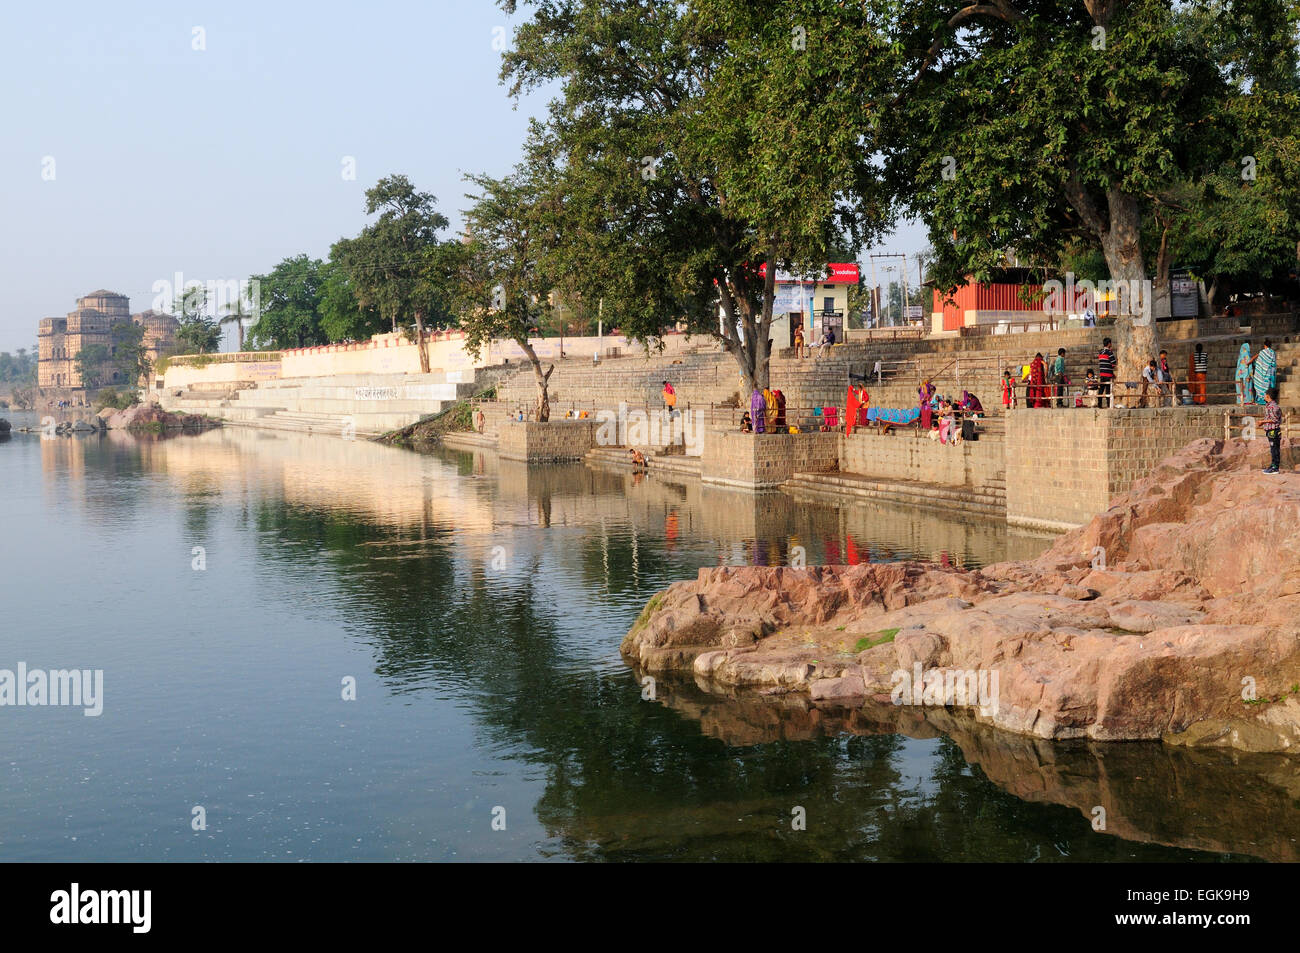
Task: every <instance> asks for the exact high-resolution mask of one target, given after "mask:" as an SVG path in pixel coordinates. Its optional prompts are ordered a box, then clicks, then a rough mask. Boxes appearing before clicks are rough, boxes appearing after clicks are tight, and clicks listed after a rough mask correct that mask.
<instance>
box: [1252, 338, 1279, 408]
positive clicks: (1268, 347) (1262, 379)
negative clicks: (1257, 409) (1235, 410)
mask: <svg viewBox="0 0 1300 953" xmlns="http://www.w3.org/2000/svg"><path fill="white" fill-rule="evenodd" d="M1276 384H1277V351H1275V350H1273V342H1272V341H1270V340H1269V339H1268V338H1265V339H1264V347H1263V348H1261V349H1260V352H1259V353H1258V354H1256V355H1255V381H1254V385H1255V403H1257V404H1267V403H1268V392H1269V390H1271V389H1272V388H1273V387H1274V385H1276Z"/></svg>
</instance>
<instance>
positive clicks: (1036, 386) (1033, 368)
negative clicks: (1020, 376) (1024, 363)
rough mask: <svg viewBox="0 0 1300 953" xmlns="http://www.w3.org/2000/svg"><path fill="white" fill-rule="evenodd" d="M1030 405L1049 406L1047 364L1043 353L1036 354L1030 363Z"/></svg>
mask: <svg viewBox="0 0 1300 953" xmlns="http://www.w3.org/2000/svg"><path fill="white" fill-rule="evenodd" d="M1029 393H1030V395H1031V400H1030V401H1029V406H1030V407H1046V406H1047V364H1046V362H1044V361H1043V355H1042V354H1035V355H1034V359H1033V361H1032V362H1030V364H1029Z"/></svg>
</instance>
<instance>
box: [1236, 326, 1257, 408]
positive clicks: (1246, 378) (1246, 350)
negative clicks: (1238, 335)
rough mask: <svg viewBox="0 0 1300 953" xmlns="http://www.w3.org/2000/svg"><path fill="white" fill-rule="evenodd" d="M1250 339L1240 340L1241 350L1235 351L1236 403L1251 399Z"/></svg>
mask: <svg viewBox="0 0 1300 953" xmlns="http://www.w3.org/2000/svg"><path fill="white" fill-rule="evenodd" d="M1251 360H1252V358H1251V356H1250V341H1242V342H1241V350H1240V351H1238V352H1237V374H1236V377H1235V380H1236V381H1237V403H1239V404H1249V403H1251V401H1252V400H1253V397H1252V396H1251V390H1252V388H1251V386H1250V362H1251Z"/></svg>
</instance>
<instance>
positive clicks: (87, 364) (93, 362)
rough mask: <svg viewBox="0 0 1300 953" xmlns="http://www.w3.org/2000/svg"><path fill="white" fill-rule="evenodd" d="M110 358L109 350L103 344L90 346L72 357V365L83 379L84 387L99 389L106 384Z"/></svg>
mask: <svg viewBox="0 0 1300 953" xmlns="http://www.w3.org/2000/svg"><path fill="white" fill-rule="evenodd" d="M108 356H109V355H108V348H107V347H105V346H104V345H103V344H88V345H87V346H86V347H83V348H82V349H81V350H80V351H78V352H77V353H76V354H74V355H73V356H72V365H73V367H74V368H76V371H77V375H78V376H79V377H80V378H81V386H82V387H86V388H91V387H98V386H99V385H100V384H102V383H104V373H105V368H106V367H107V366H108Z"/></svg>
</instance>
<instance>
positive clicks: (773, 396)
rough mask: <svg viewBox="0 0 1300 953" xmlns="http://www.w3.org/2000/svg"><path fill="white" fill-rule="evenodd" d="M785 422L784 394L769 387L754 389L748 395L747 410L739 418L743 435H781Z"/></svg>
mask: <svg viewBox="0 0 1300 953" xmlns="http://www.w3.org/2000/svg"><path fill="white" fill-rule="evenodd" d="M787 426H788V425H787V424H786V422H785V394H783V393H781V391H780V390H779V389H774V388H771V387H755V388H754V391H753V393H752V394H750V395H749V410H747V411H745V412H744V413H743V414H742V415H741V417H740V429H741V430H742V431H743V432H744V433H781V432H782V431H783V430H785V429H786V428H787Z"/></svg>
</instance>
